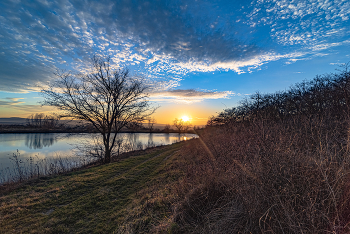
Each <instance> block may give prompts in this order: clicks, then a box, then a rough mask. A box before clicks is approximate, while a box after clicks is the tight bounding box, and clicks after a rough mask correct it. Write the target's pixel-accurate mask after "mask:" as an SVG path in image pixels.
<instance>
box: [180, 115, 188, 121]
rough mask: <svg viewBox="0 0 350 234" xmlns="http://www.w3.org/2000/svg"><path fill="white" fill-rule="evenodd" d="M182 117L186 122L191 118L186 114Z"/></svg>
mask: <svg viewBox="0 0 350 234" xmlns="http://www.w3.org/2000/svg"><path fill="white" fill-rule="evenodd" d="M181 119H182V121H184V122H187V121H190V118H189V117H188V116H186V115H184V116H182V117H181Z"/></svg>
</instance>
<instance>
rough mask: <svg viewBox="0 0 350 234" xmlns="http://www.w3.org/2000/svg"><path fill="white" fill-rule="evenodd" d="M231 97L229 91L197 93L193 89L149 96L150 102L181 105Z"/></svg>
mask: <svg viewBox="0 0 350 234" xmlns="http://www.w3.org/2000/svg"><path fill="white" fill-rule="evenodd" d="M231 95H234V93H233V92H231V91H224V92H218V91H198V90H194V89H174V90H169V91H163V92H154V93H151V94H150V96H151V100H152V101H155V100H156V101H172V102H183V103H194V102H201V101H203V100H207V99H221V98H229V97H230V96H231Z"/></svg>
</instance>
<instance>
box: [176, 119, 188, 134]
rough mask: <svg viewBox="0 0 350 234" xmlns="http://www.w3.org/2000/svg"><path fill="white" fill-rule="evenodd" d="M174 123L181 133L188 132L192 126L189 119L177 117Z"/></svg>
mask: <svg viewBox="0 0 350 234" xmlns="http://www.w3.org/2000/svg"><path fill="white" fill-rule="evenodd" d="M173 123H174V126H175V128H176V129H177V131H178V132H179V133H181V132H187V131H188V130H189V129H190V128H191V127H192V125H191V124H190V122H189V121H183V120H182V119H178V118H175V119H174V122H173Z"/></svg>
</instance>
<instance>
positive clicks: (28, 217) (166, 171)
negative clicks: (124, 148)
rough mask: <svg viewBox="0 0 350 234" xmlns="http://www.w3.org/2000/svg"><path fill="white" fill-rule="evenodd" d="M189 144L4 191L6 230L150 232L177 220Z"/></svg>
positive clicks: (1, 213)
mask: <svg viewBox="0 0 350 234" xmlns="http://www.w3.org/2000/svg"><path fill="white" fill-rule="evenodd" d="M182 144H184V143H177V144H173V145H169V146H164V147H160V148H155V149H153V150H152V151H151V152H150V153H147V154H144V155H139V156H132V157H130V158H127V159H124V160H121V161H119V162H115V163H111V164H109V165H102V166H98V167H92V168H89V169H86V170H81V171H77V172H71V173H68V174H65V175H60V176H56V177H47V178H41V179H40V180H38V181H35V182H32V183H31V184H27V185H25V186H23V187H21V188H18V189H16V190H14V191H12V192H10V193H8V194H5V195H2V196H0V233H22V232H23V233H132V232H137V233H149V232H158V231H160V229H163V231H164V230H167V229H169V228H170V226H169V225H171V217H170V216H171V202H172V200H173V199H174V197H173V196H175V195H174V193H172V192H171V186H172V183H175V182H176V181H177V180H178V179H179V178H180V177H181V176H182V175H183V173H182V171H181V170H179V169H178V167H176V166H175V165H176V160H178V157H176V155H177V154H178V151H179V149H180V148H181V145H182Z"/></svg>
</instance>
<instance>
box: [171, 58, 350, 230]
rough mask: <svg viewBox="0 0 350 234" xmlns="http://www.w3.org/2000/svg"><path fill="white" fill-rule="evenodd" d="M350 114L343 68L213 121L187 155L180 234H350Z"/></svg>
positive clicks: (180, 190) (254, 99) (257, 97)
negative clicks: (189, 233) (335, 72)
mask: <svg viewBox="0 0 350 234" xmlns="http://www.w3.org/2000/svg"><path fill="white" fill-rule="evenodd" d="M348 65H349V64H348ZM349 108H350V73H349V71H348V69H347V66H345V67H344V69H343V70H342V71H341V72H339V73H337V74H330V75H324V76H317V77H316V78H315V79H313V80H311V81H304V82H302V83H300V84H297V85H294V86H293V87H291V88H290V89H289V90H287V91H284V92H277V93H274V94H264V95H262V94H260V93H256V94H254V95H252V96H251V97H250V98H249V99H246V100H244V101H243V102H242V103H241V105H240V106H238V107H235V108H232V109H228V110H225V111H223V112H222V113H220V114H219V115H218V116H216V117H213V118H211V119H210V120H209V121H208V126H207V127H206V128H205V129H204V130H202V131H200V132H198V133H199V135H200V138H199V139H196V140H194V141H193V143H191V144H188V145H187V146H186V147H185V148H184V149H183V150H182V154H183V157H186V160H187V161H190V162H188V163H186V165H183V166H184V167H185V168H186V175H185V177H184V179H183V180H182V181H181V182H179V185H178V187H177V194H178V196H179V197H180V198H181V199H180V200H181V202H179V203H178V204H177V206H176V209H175V219H174V221H175V223H176V225H177V226H176V227H177V229H176V230H177V232H179V233H186V232H187V233H188V232H191V233H349V232H350V200H349V198H350V197H349V195H350V174H349V172H350V135H349V123H350V115H349Z"/></svg>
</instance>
